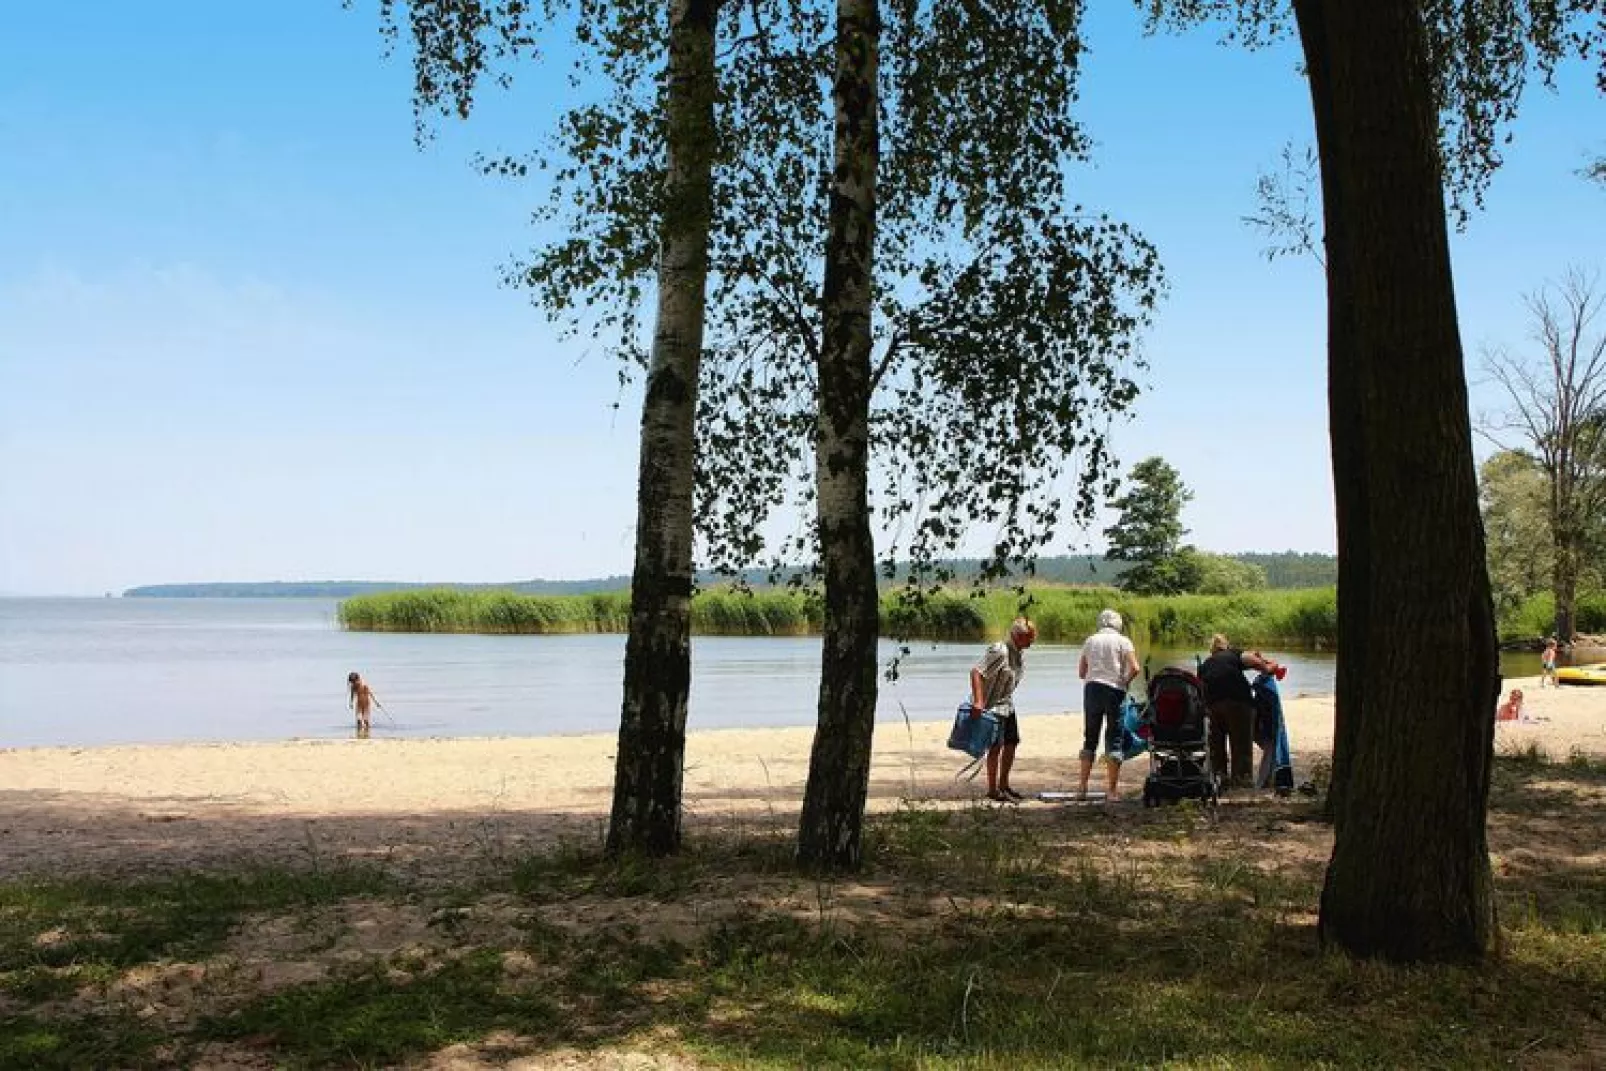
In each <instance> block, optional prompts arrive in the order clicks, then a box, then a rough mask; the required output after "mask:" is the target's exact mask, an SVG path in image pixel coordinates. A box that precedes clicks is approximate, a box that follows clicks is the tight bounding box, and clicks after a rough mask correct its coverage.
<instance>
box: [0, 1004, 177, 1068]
mask: <svg viewBox="0 0 1606 1071" xmlns="http://www.w3.org/2000/svg"><path fill="white" fill-rule="evenodd" d="M161 1042H162V1038H161V1036H160V1035H159V1034H158V1033H157V1031H156V1030H155V1029H154V1028H152V1027H150V1026H147V1025H145V1024H143V1023H141V1022H140V1021H139V1020H138V1019H136V1018H134V1017H132V1016H127V1015H75V1016H73V1017H72V1018H71V1019H42V1018H35V1017H33V1016H29V1015H9V1016H0V1071H56V1069H58V1068H59V1069H60V1071H84V1069H86V1068H114V1067H115V1068H144V1067H161V1066H171V1062H170V1061H168V1060H164V1059H161V1058H159V1055H158V1051H157V1048H158V1046H159V1045H160V1044H161Z"/></svg>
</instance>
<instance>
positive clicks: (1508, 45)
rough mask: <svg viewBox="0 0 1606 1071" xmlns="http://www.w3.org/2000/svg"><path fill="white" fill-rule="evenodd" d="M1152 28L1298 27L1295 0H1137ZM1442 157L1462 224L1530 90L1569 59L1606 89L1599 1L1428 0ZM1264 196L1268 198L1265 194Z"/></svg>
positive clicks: (1237, 33)
mask: <svg viewBox="0 0 1606 1071" xmlns="http://www.w3.org/2000/svg"><path fill="white" fill-rule="evenodd" d="M1136 2H1137V4H1138V7H1139V8H1140V10H1142V11H1143V12H1144V13H1145V15H1146V16H1147V20H1148V26H1149V29H1150V30H1151V32H1152V31H1157V30H1173V31H1174V30H1182V29H1186V28H1189V27H1192V26H1195V25H1199V24H1216V25H1219V26H1221V27H1223V36H1224V38H1225V39H1226V40H1227V41H1231V42H1235V43H1240V44H1244V45H1247V46H1249V47H1257V46H1262V45H1265V44H1268V43H1270V42H1272V41H1275V40H1279V39H1282V38H1284V37H1286V36H1288V35H1289V34H1291V33H1292V32H1293V30H1294V26H1293V12H1292V9H1291V5H1290V2H1289V0H1136ZM1421 7H1422V14H1423V20H1424V28H1425V30H1426V36H1427V44H1428V51H1429V57H1428V58H1429V64H1430V75H1431V79H1432V89H1433V99H1434V102H1435V104H1436V105H1437V109H1438V114H1439V131H1438V143H1439V157H1440V165H1441V167H1442V169H1443V175H1444V182H1445V189H1446V191H1447V192H1448V193H1449V195H1450V202H1451V210H1452V213H1453V214H1454V216H1455V217H1456V219H1457V220H1458V221H1460V222H1462V223H1464V222H1465V221H1466V220H1467V218H1468V217H1469V216H1470V214H1471V213H1472V211H1474V210H1475V209H1477V208H1480V207H1482V204H1483V197H1484V193H1485V192H1486V191H1487V189H1488V186H1489V182H1490V180H1491V179H1492V178H1493V176H1494V173H1495V171H1496V170H1497V169H1498V168H1499V167H1500V164H1501V162H1502V160H1503V149H1504V146H1505V145H1506V144H1507V143H1508V142H1509V141H1510V135H1509V133H1507V131H1508V129H1509V127H1510V125H1511V123H1512V121H1513V120H1515V119H1516V117H1517V114H1518V111H1519V108H1520V105H1521V103H1522V97H1523V94H1524V92H1525V91H1526V90H1527V89H1528V88H1529V87H1530V84H1531V83H1532V82H1534V81H1537V82H1538V83H1539V84H1540V85H1542V86H1546V87H1549V86H1551V85H1553V84H1554V77H1555V72H1556V69H1557V67H1558V66H1560V65H1561V64H1562V63H1563V62H1565V61H1567V60H1569V59H1574V60H1578V61H1581V62H1584V63H1589V64H1593V65H1595V68H1596V74H1595V78H1596V86H1597V89H1598V90H1599V91H1600V92H1603V93H1606V15H1603V13H1602V10H1601V4H1600V0H1507V2H1501V3H1470V2H1468V0H1424V2H1423V3H1422V5H1421ZM1263 203H1264V202H1263Z"/></svg>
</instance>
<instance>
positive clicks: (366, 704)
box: [346, 673, 375, 733]
mask: <svg viewBox="0 0 1606 1071" xmlns="http://www.w3.org/2000/svg"><path fill="white" fill-rule="evenodd" d="M346 691H347V693H348V694H347V697H346V699H347V702H346V706H347V708H348V709H351V710H355V711H356V712H357V731H358V732H359V733H367V732H368V718H369V715H370V714H371V713H372V711H373V706H374V702H375V699H374V690H373V689H372V688H370V687H368V682H367V681H365V680H363V679H362V674H360V673H350V674H347V675H346Z"/></svg>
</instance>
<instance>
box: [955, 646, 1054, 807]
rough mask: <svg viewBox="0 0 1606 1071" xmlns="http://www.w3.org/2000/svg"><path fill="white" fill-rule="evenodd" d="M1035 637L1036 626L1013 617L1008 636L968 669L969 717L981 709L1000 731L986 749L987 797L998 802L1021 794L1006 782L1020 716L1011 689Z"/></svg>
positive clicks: (1013, 800)
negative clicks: (988, 712) (972, 710)
mask: <svg viewBox="0 0 1606 1071" xmlns="http://www.w3.org/2000/svg"><path fill="white" fill-rule="evenodd" d="M1035 639H1037V626H1036V625H1034V624H1032V623H1031V621H1030V620H1028V619H1027V618H1024V617H1017V618H1016V619H1015V623H1014V624H1012V625H1010V626H1009V639H1007V640H1005V641H1004V642H1002V643H995V644H993V645H992V646H991V647H988V648H987V650H986V651H985V652H984V653H983V654H982V656H981V661H979V662H977V663H976V665H975V666H974V667H973V668H972V669H971V671H970V704H971V706H972V707H973V708H975V711H976V712H975V714H973V715H972V716H973V717H978V718H979V717H981V712H982V711H983V710H991V711H992V712H993V713H994V714H996V715H997V716H998V719H999V722H1000V728H1001V729H1002V732H1001V733H1000V735H999V738H998V743H996V744H994V745H993V746H992V747H990V748H988V749H987V798H988V799H990V800H997V801H998V802H1000V803H1016V802H1018V801H1019V800H1020V799H1021V798H1022V796H1021V794H1020V793H1019V792H1016V791H1015V790H1014V789H1013V788H1011V787H1010V785H1009V771H1010V769H1011V768H1012V767H1013V766H1014V765H1015V749H1016V748H1017V747H1019V746H1020V719H1019V718H1017V717H1016V716H1015V689H1016V688H1017V687H1018V686H1019V685H1020V681H1021V678H1022V677H1024V676H1025V675H1026V662H1025V660H1024V659H1023V658H1022V657H1021V652H1023V651H1025V650H1026V648H1028V647H1030V646H1031V645H1032V641H1033V640H1035Z"/></svg>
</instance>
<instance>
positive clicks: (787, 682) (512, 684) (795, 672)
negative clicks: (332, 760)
mask: <svg viewBox="0 0 1606 1071" xmlns="http://www.w3.org/2000/svg"><path fill="white" fill-rule="evenodd" d="M335 605H336V604H335V602H334V601H333V600H323V599H0V747H33V746H42V745H74V746H77V745H89V744H109V743H166V742H174V741H219V740H283V739H288V738H292V737H337V736H344V735H347V734H348V733H350V732H351V724H352V723H351V716H350V715H349V714H348V713H347V711H346V690H345V687H346V683H345V682H346V674H347V673H349V672H351V671H352V670H357V671H359V672H361V673H362V674H363V675H364V676H365V677H367V678H368V680H369V682H370V683H371V684H372V685H373V687H374V691H375V692H376V693H377V695H378V696H379V698H380V700H381V701H382V702H383V703H384V704H385V706H386V707H387V708H388V709H389V711H390V716H389V717H388V718H387V717H386V715H385V714H382V713H379V712H377V711H376V712H375V714H374V732H375V734H376V735H401V736H487V735H512V736H543V735H549V734H556V733H580V732H598V731H604V732H612V731H614V730H615V729H617V728H618V717H619V703H620V694H621V693H620V675H621V672H622V666H623V659H624V637H623V636H612V635H610V636H445V635H397V634H382V633H361V632H342V631H341V630H340V629H339V627H338V626H337V625H336V623H335ZM980 649H981V645H979V644H973V643H964V644H953V643H937V644H933V643H917V644H914V645H913V648H912V651H911V653H910V655H909V656H908V657H907V658H906V659H905V660H904V663H903V666H902V673H901V677H900V679H899V680H898V681H897V683H895V684H891V685H886V684H883V686H882V691H881V702H880V706H879V708H878V709H877V717H878V719H879V720H880V721H882V722H894V723H901V721H902V720H903V718H904V712H905V711H907V715H908V717H909V718H910V719H913V720H931V719H947V718H948V717H951V716H952V711H953V708H954V706H955V704H957V703H958V702H959V701H960V700H961V699H963V698H965V696H966V694H967V689H968V684H967V674H968V672H969V670H970V666H971V665H972V664H973V663H974V662H975V660H976V657H977V655H978V654H979V653H980ZM819 651H820V644H819V640H818V639H817V638H812V637H806V638H790V637H787V638H771V637H739V638H736V637H699V638H698V639H696V640H695V641H694V643H693V647H692V658H693V681H692V695H691V712H690V728H692V729H713V728H730V727H759V726H784V725H812V724H814V703H815V691H816V689H817V687H818V682H819ZM882 653H883V656H884V660H885V659H890V658H891V657H892V655H893V653H894V648H893V646H892V645H891V644H884V645H883V649H882ZM1267 653H1268V654H1274V655H1275V657H1277V658H1279V659H1281V660H1283V661H1285V662H1287V663H1288V665H1289V667H1290V671H1289V676H1288V680H1287V681H1286V682H1285V684H1284V694H1285V695H1289V694H1298V693H1301V692H1304V693H1309V694H1327V693H1330V692H1331V691H1332V687H1333V666H1334V663H1333V659H1332V657H1331V656H1325V655H1312V654H1294V653H1284V652H1269V651H1268V652H1267ZM1182 654H1183V652H1155V653H1154V664H1155V665H1156V666H1159V665H1161V664H1163V663H1164V662H1165V661H1166V660H1167V659H1168V658H1172V657H1178V656H1181V655H1182ZM1076 657H1077V648H1076V647H1074V646H1064V645H1056V644H1038V645H1037V646H1035V647H1033V648H1032V650H1031V651H1030V653H1029V654H1028V656H1027V675H1026V679H1025V681H1024V682H1023V683H1022V684H1021V689H1020V691H1019V692H1018V693H1017V701H1018V703H1019V706H1020V710H1021V712H1022V713H1023V714H1024V715H1026V716H1027V719H1026V721H1025V722H1024V723H1023V730H1024V733H1025V734H1026V735H1027V736H1029V735H1030V732H1031V727H1030V715H1031V714H1033V713H1047V712H1060V711H1066V710H1079V709H1080V708H1081V685H1080V682H1078V681H1077V680H1076ZM1187 657H1188V658H1189V659H1191V652H1188V653H1187ZM1537 670H1538V664H1537V660H1535V665H1534V672H1537Z"/></svg>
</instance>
